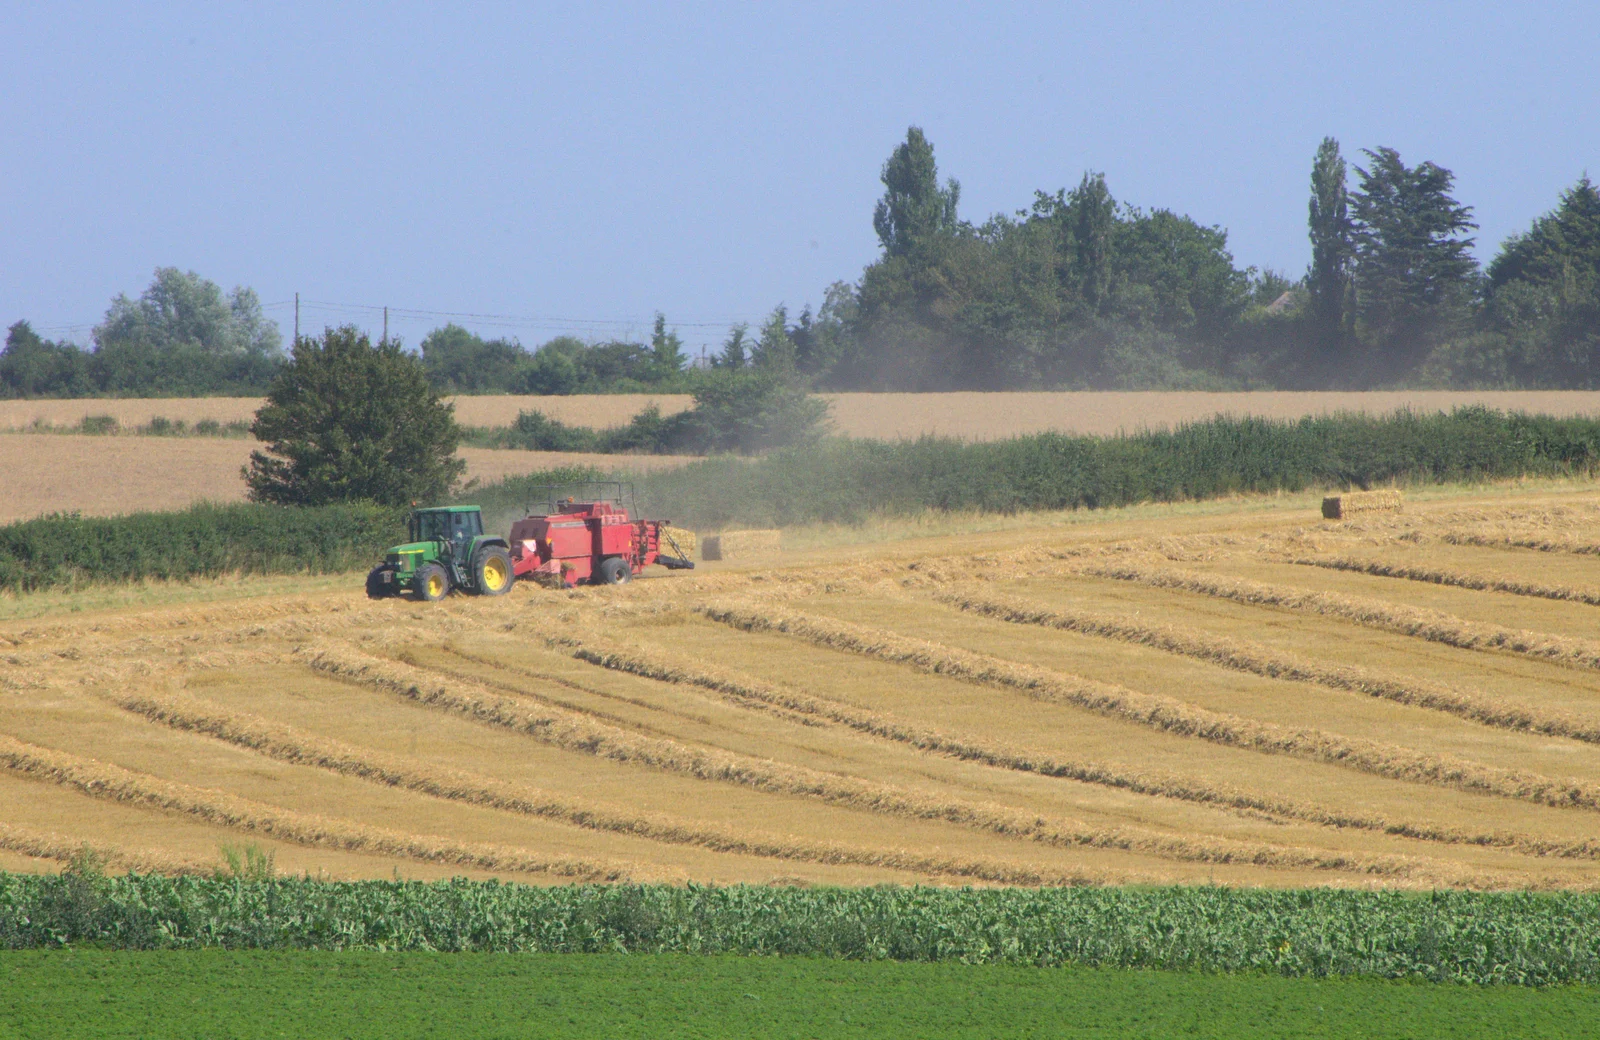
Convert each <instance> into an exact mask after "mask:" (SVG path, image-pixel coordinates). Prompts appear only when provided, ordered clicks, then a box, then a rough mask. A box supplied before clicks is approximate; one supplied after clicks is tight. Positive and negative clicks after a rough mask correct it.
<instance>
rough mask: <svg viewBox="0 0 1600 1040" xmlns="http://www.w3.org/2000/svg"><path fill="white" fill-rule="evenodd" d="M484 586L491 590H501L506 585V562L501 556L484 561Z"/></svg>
mask: <svg viewBox="0 0 1600 1040" xmlns="http://www.w3.org/2000/svg"><path fill="white" fill-rule="evenodd" d="M483 587H484V589H485V590H487V591H489V592H499V591H500V590H501V589H503V588H505V587H506V562H505V561H504V560H502V559H500V558H499V557H491V558H490V559H487V560H484V561H483Z"/></svg>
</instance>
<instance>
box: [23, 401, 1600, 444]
mask: <svg viewBox="0 0 1600 1040" xmlns="http://www.w3.org/2000/svg"><path fill="white" fill-rule="evenodd" d="M821 396H822V397H824V398H826V399H827V400H828V401H829V402H830V403H831V404H832V405H833V419H834V425H835V428H836V430H837V431H838V432H839V433H842V434H847V435H849V436H851V437H871V438H879V439H885V440H893V439H896V438H901V437H920V436H922V435H923V434H939V435H942V436H948V437H961V438H965V439H968V440H994V439H998V438H1003V437H1015V436H1017V435H1019V434H1026V433H1043V432H1045V431H1047V430H1056V431H1059V432H1062V433H1077V434H1099V435H1113V434H1117V433H1123V432H1128V433H1131V432H1135V431H1137V430H1141V429H1159V428H1162V427H1168V426H1172V425H1174V424H1177V423H1184V422H1192V421H1194V420H1199V419H1209V418H1211V417H1212V416H1214V415H1254V416H1260V417H1263V418H1270V419H1298V418H1300V417H1302V416H1306V415H1321V414H1326V413H1331V412H1341V411H1347V412H1365V413H1367V414H1369V415H1387V414H1389V413H1391V412H1395V411H1398V410H1400V409H1402V408H1409V409H1411V410H1412V411H1415V412H1438V411H1449V410H1450V409H1452V408H1456V407H1459V406H1462V405H1469V404H1481V405H1486V406H1488V407H1490V408H1498V409H1501V410H1504V411H1523V412H1530V413H1536V414H1547V415H1556V416H1570V415H1600V391H1587V390H1526V391H1524V390H1514V391H1513V390H1506V391H1501V390H1484V391H1453V390H1452V391H1445V390H1417V391H1411V390H1404V391H1371V392H1352V393H1339V392H1320V391H1307V392H1295V391H1261V392H1248V393H1246V392H1240V393H1207V392H1198V391H1196V392H1188V391H1184V392H1166V391H1130V392H1099V391H1096V392H1050V391H1041V392H1016V393H948V394H867V393H861V394H823V395H821ZM450 400H452V401H454V402H455V406H456V418H457V419H458V420H459V421H460V422H462V423H465V424H467V425H469V426H509V425H510V424H511V423H512V422H514V421H515V420H516V418H517V413H518V412H521V411H526V410H530V409H537V410H538V411H541V412H544V413H545V414H546V415H548V416H549V417H550V418H552V419H555V420H557V421H559V422H563V423H567V424H569V425H574V426H594V427H605V426H622V425H625V424H626V423H627V422H628V420H629V419H631V418H633V416H635V415H636V414H638V413H639V412H640V411H641V410H643V409H644V408H645V407H647V406H648V405H651V404H655V405H657V406H658V407H659V408H660V409H661V411H662V413H663V414H666V415H672V414H675V413H677V412H681V411H684V410H686V409H688V408H690V407H692V406H693V404H694V400H693V398H691V397H690V396H689V395H688V394H594V395H575V396H571V397H522V396H515V395H484V396H474V397H454V398H450ZM260 404H261V401H260V399H258V398H249V397H200V398H154V399H122V398H115V399H94V400H74V401H0V430H20V429H25V428H26V427H28V426H29V425H30V424H31V423H34V422H40V423H44V424H48V425H55V426H73V425H76V424H77V423H78V422H79V421H80V420H81V419H83V418H84V417H85V416H91V415H109V416H112V417H114V418H116V419H117V421H118V422H119V423H121V424H122V425H123V426H124V427H131V426H142V425H144V424H146V423H148V422H149V421H150V420H151V419H152V418H154V417H156V416H162V417H165V418H167V419H173V420H177V419H182V420H184V421H185V422H187V423H189V424H190V425H191V426H192V425H193V424H194V423H196V422H198V421H200V420H202V419H215V420H216V421H218V422H220V423H224V424H226V423H229V422H233V421H238V420H244V421H246V422H248V421H249V420H250V419H252V418H253V417H254V415H255V410H256V409H257V408H258V407H260Z"/></svg>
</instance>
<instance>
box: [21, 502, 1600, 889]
mask: <svg viewBox="0 0 1600 1040" xmlns="http://www.w3.org/2000/svg"><path fill="white" fill-rule="evenodd" d="M1556 487H1557V486H1556V485H1548V486H1546V490H1545V491H1541V492H1537V493H1535V492H1532V491H1522V492H1516V491H1510V490H1507V489H1503V488H1502V489H1491V490H1488V491H1484V490H1479V491H1475V492H1471V493H1459V492H1457V493H1454V494H1445V493H1434V494H1433V495H1431V496H1430V497H1429V498H1428V499H1427V500H1425V501H1423V502H1421V503H1417V502H1410V503H1408V504H1407V506H1406V510H1405V511H1404V512H1402V513H1399V514H1372V515H1369V516H1367V517H1364V518H1363V519H1361V520H1360V521H1345V522H1324V521H1323V520H1321V519H1320V518H1319V515H1318V512H1317V502H1316V500H1315V499H1314V498H1311V497H1303V498H1291V497H1279V498H1273V499H1268V500H1254V501H1252V500H1245V501H1239V502H1234V503H1207V504H1204V505H1203V506H1189V507H1144V508H1140V509H1136V510H1130V511H1126V512H1119V511H1108V512H1105V513H1099V514H1082V513H1079V514H1060V515H1048V514H1044V515H1036V516H1033V517H1031V518H1025V519H1022V520H1018V521H1016V522H1014V523H1013V524H1011V525H1010V526H1007V527H1004V528H1003V529H999V530H994V529H989V530H984V529H981V527H980V526H979V525H976V524H974V525H973V526H971V527H970V528H968V529H965V530H959V529H957V530H950V531H948V532H947V533H943V534H940V535H939V536H937V537H922V538H908V539H904V540H900V541H891V542H880V543H874V544H864V543H860V542H856V543H851V542H848V541H841V540H837V539H836V540H834V541H831V542H830V541H829V540H828V538H827V536H826V534H825V533H822V534H819V533H818V532H814V531H813V532H786V533H785V538H786V540H788V546H787V548H786V549H785V550H783V551H780V552H779V553H777V554H775V555H774V556H773V557H771V558H770V559H763V560H757V561H755V562H754V563H749V564H741V565H734V564H702V565H701V567H700V568H699V569H698V570H696V571H694V572H692V573H688V574H677V575H661V576H657V575H656V574H654V573H653V572H652V573H649V574H647V575H645V576H644V577H643V578H642V579H641V580H639V581H636V582H634V583H633V584H631V585H623V586H614V587H604V588H582V589H577V590H571V591H555V590H549V589H545V588H540V587H536V586H533V585H528V584H522V585H518V586H517V587H516V588H515V589H513V590H512V592H511V594H510V595H508V596H506V597H503V598H497V599H483V598H472V597H462V596H452V597H451V598H449V599H447V600H446V601H444V602H442V603H439V604H433V605H428V604H419V603H412V602H409V601H404V600H381V601H369V600H367V599H366V598H365V597H364V595H363V594H362V592H361V588H360V585H361V576H360V575H359V574H352V575H347V576H344V577H342V578H316V579H310V578H308V579H301V580H299V582H298V583H297V582H296V581H295V580H292V579H285V578H272V579H246V580H234V581H233V582H232V583H230V584H228V585H226V586H225V587H224V586H222V585H214V584H212V583H197V584H196V585H194V586H189V587H185V586H169V587H156V586H152V587H150V589H149V591H150V592H151V594H152V595H153V596H155V597H156V598H158V599H164V600H165V602H153V603H149V604H145V605H139V604H135V603H127V602H124V603H122V604H121V605H120V606H118V607H116V608H115V609H99V610H97V609H95V606H94V605H95V603H96V602H97V601H96V600H94V599H93V598H92V597H93V595H98V593H83V594H73V595H62V594H49V595H45V596H41V597H39V598H38V599H37V600H36V601H32V600H30V601H11V607H12V608H15V610H13V609H9V608H8V611H7V613H8V614H12V615H14V614H15V613H16V611H17V610H25V609H31V608H30V607H29V604H30V603H32V602H37V603H38V604H39V605H40V609H43V610H45V611H46V613H45V614H44V615H43V616H34V617H31V618H28V619H26V620H9V621H0V705H3V710H0V850H3V851H0V866H6V867H9V868H11V869H28V870H54V869H58V868H59V866H60V865H61V863H63V862H64V861H65V860H67V859H68V858H70V857H71V856H72V855H74V854H75V853H77V852H78V851H79V850H80V849H82V848H83V847H84V846H85V845H86V844H87V845H88V846H90V847H91V848H94V849H96V850H98V851H99V852H101V853H102V854H104V855H106V856H108V857H109V858H110V861H111V863H112V865H113V867H115V868H137V869H143V870H151V869H154V870H165V871H209V870H212V869H215V868H216V867H217V866H218V864H219V863H220V862H221V857H222V854H221V851H220V850H221V849H222V848H223V847H224V846H229V847H232V848H235V849H236V848H238V847H240V846H242V845H248V844H251V843H254V844H256V845H259V846H261V847H262V848H263V849H264V850H267V851H270V852H271V853H272V854H273V855H274V856H275V859H276V863H277V866H278V868H279V869H280V870H286V871H292V872H301V871H304V872H310V873H313V874H317V873H326V874H327V875H330V876H335V877H382V878H388V877H391V876H395V875H396V874H399V875H401V876H406V877H436V876H445V875H452V874H464V875H471V876H490V875H493V876H500V877H505V878H514V879H520V880H530V881H536V882H538V881H569V880H582V879H590V880H621V879H632V880H639V881H647V880H666V881H687V880H694V881H706V882H738V881H751V882H769V881H778V882H786V883H799V884H823V883H827V884H868V883H879V882H902V883H930V884H939V885H961V884H978V885H988V884H1022V885H1035V884H1078V883H1091V884H1092V883H1113V882H1115V883H1124V882H1138V883H1167V882H1187V883H1205V882H1215V883H1218V884H1227V885H1270V886H1288V885H1293V886H1299V885H1336V886H1362V887H1368V886H1371V887H1397V888H1412V889H1430V888H1439V887H1445V888H1456V887H1460V888H1505V889H1521V888H1552V887H1562V888H1578V889H1590V888H1595V887H1597V885H1600V839H1597V837H1596V834H1597V830H1600V828H1597V824H1600V635H1597V631H1596V629H1597V625H1596V620H1597V618H1600V488H1597V487H1596V486H1595V485H1594V484H1592V483H1590V484H1570V485H1566V488H1567V490H1564V491H1557V490H1553V489H1554V488H1556ZM791 536H793V537H791ZM186 588H188V589H191V590H192V591H187V592H186V591H185V590H186ZM75 597H77V598H75ZM78 607H81V608H82V610H81V612H75V608H78Z"/></svg>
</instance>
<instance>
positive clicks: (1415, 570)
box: [1287, 556, 1600, 606]
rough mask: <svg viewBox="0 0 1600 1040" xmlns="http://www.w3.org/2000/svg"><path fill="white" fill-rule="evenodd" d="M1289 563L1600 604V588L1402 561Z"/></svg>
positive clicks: (1300, 559) (1330, 559)
mask: <svg viewBox="0 0 1600 1040" xmlns="http://www.w3.org/2000/svg"><path fill="white" fill-rule="evenodd" d="M1287 562H1289V563H1292V564H1295V565H1296V566H1300V567H1321V568H1323V569H1324V570H1332V571H1348V572H1351V573H1355V574H1370V575H1372V576H1373V577H1377V578H1403V579H1405V580H1406V581H1420V582H1427V583H1429V584H1432V585H1450V586H1454V587H1456V588H1461V589H1471V590H1473V591H1474V592H1506V593H1510V594H1511V595H1513V596H1531V597H1534V598H1536V599H1555V600H1566V601H1568V602H1572V603H1587V604H1589V605H1590V606H1600V590H1596V589H1585V588H1579V587H1577V586H1573V585H1541V584H1539V583H1537V582H1530V581H1517V580H1516V579H1514V578H1493V577H1488V576H1486V575H1482V574H1463V573H1461V572H1459V571H1450V570H1443V569H1440V568H1437V567H1413V566H1410V565H1408V564H1403V563H1384V562H1383V561H1382V560H1361V559H1356V558H1355V557H1353V556H1306V557H1296V558H1294V559H1290V560H1288V561H1287Z"/></svg>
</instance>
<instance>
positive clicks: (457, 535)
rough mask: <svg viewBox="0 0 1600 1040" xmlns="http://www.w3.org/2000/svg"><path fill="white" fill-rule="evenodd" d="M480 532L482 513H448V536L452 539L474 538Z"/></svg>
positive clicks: (481, 528) (481, 531)
mask: <svg viewBox="0 0 1600 1040" xmlns="http://www.w3.org/2000/svg"><path fill="white" fill-rule="evenodd" d="M482 533H483V517H482V515H480V514H478V513H452V514H450V537H451V538H452V539H458V540H459V539H461V538H476V537H477V536H478V535H480V534H482Z"/></svg>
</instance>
